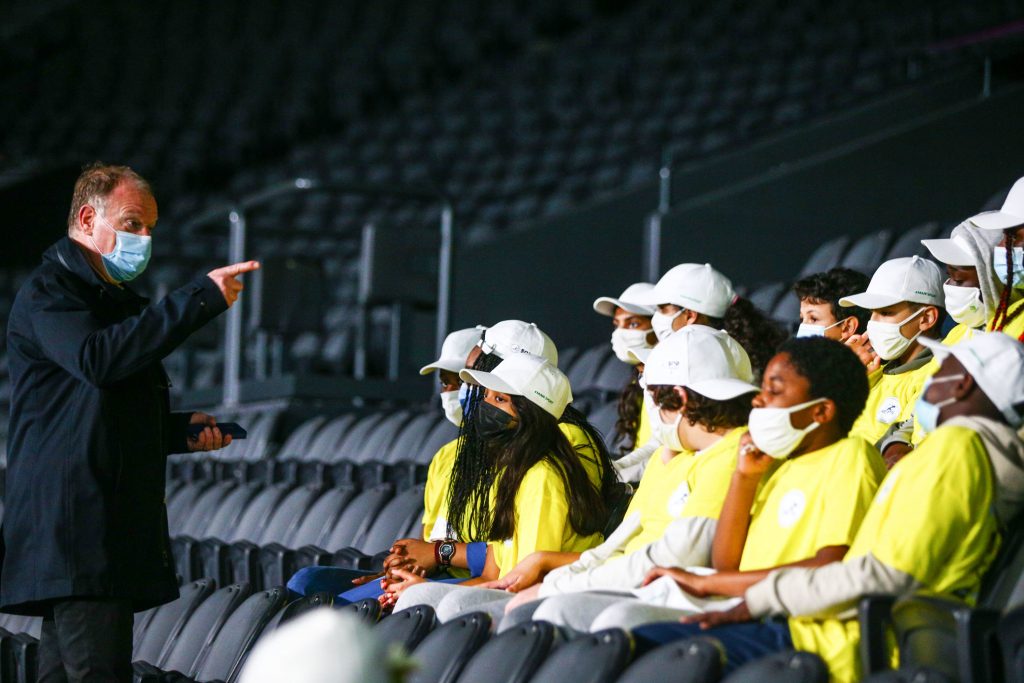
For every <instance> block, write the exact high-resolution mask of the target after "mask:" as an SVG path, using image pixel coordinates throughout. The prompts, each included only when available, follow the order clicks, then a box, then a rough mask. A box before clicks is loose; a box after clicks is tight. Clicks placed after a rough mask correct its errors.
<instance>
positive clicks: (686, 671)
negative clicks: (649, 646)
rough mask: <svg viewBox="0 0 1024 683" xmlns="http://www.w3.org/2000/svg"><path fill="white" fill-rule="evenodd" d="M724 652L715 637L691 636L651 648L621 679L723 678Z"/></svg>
mask: <svg viewBox="0 0 1024 683" xmlns="http://www.w3.org/2000/svg"><path fill="white" fill-rule="evenodd" d="M724 663H725V653H723V652H722V649H721V646H720V645H719V644H718V642H717V641H715V640H714V639H712V638H688V639H686V640H682V641H678V642H674V643H668V644H667V645H662V646H661V647H658V648H655V649H654V650H651V651H650V652H648V653H647V654H645V655H643V656H642V657H639V658H638V659H637V660H636V661H635V662H633V663H632V664H631V665H630V666H629V668H628V669H626V672H625V673H624V674H623V675H622V676H621V677H619V680H618V683H649V682H650V681H673V683H705V681H717V680H719V679H720V678H721V675H722V667H723V665H724Z"/></svg>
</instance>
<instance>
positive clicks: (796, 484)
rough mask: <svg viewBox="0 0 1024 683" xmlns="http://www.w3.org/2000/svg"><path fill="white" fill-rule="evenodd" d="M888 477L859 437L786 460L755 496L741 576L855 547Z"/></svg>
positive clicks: (742, 558)
mask: <svg viewBox="0 0 1024 683" xmlns="http://www.w3.org/2000/svg"><path fill="white" fill-rule="evenodd" d="M884 476H885V463H884V462H882V457H881V456H880V455H879V454H878V451H877V450H876V449H875V447H874V446H872V445H871V444H869V443H868V442H866V441H864V440H863V439H860V438H857V437H847V438H845V439H841V440H839V441H837V442H836V443H834V444H832V445H831V446H827V447H826V448H822V449H820V450H817V451H813V452H811V453H807V454H804V455H801V456H799V457H796V458H792V459H789V460H786V461H784V462H783V463H782V464H781V465H779V466H778V468H777V469H776V470H775V471H774V472H772V473H771V474H770V475H768V476H767V478H766V479H764V480H763V481H762V482H761V485H760V487H759V488H758V492H757V495H756V496H755V497H754V503H753V505H752V506H751V509H750V514H751V520H750V529H749V531H748V532H747V540H746V542H745V543H744V545H743V556H742V557H741V558H740V571H748V570H754V569H768V568H771V567H777V566H779V565H783V564H789V563H791V562H797V561H799V560H804V559H807V558H809V557H813V556H814V555H815V554H816V553H817V552H818V551H819V550H820V549H821V548H824V547H826V546H834V545H850V544H851V543H852V542H853V538H854V536H855V535H856V534H857V528H858V527H859V526H860V523H861V520H862V519H863V518H864V514H865V513H866V512H867V509H868V506H869V505H870V504H871V499H872V497H874V495H875V491H876V490H877V489H878V484H879V482H881V481H882V478H883V477H884Z"/></svg>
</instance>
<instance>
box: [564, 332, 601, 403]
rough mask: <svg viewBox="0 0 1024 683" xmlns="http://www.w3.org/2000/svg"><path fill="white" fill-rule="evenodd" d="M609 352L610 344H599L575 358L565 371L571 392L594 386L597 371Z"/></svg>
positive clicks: (574, 392) (578, 391)
mask: <svg viewBox="0 0 1024 683" xmlns="http://www.w3.org/2000/svg"><path fill="white" fill-rule="evenodd" d="M610 353H611V347H610V346H608V345H607V344H599V345H597V346H594V347H591V348H589V349H587V350H586V351H585V352H584V353H583V355H581V356H580V357H579V358H577V359H576V362H575V363H573V364H572V367H571V368H569V369H568V370H567V371H566V373H565V374H566V375H567V376H568V377H569V386H571V387H572V391H573V394H581V393H583V392H585V391H587V390H588V389H591V388H593V387H594V386H595V383H596V380H597V376H598V373H599V372H600V370H601V367H602V366H603V365H604V363H605V361H607V360H608V355H609V354H610Z"/></svg>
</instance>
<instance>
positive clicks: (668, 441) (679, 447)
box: [651, 411, 686, 453]
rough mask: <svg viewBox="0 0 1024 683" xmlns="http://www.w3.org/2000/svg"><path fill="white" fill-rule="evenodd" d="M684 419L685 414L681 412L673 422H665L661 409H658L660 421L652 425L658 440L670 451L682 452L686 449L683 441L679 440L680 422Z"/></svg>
mask: <svg viewBox="0 0 1024 683" xmlns="http://www.w3.org/2000/svg"><path fill="white" fill-rule="evenodd" d="M682 419H683V414H682V412H680V413H679V414H678V415H676V419H675V420H674V421H672V422H665V420H663V419H662V418H661V411H658V421H657V422H656V423H654V424H653V425H651V426H652V427H653V428H654V430H655V434H654V435H655V436H657V437H658V441H660V442H661V445H663V446H665V447H666V448H668V449H669V450H670V451H674V452H676V453H682V452H683V451H684V450H686V449H684V448H683V444H682V442H680V441H679V423H680V422H681V421H682Z"/></svg>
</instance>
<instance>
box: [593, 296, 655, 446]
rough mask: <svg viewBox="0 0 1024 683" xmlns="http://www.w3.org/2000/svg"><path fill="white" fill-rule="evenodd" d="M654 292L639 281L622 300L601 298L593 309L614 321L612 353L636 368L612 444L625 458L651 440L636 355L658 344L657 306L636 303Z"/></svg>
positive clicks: (622, 400) (624, 392) (621, 400)
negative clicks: (655, 328) (655, 311)
mask: <svg viewBox="0 0 1024 683" xmlns="http://www.w3.org/2000/svg"><path fill="white" fill-rule="evenodd" d="M652 289H654V285H652V284H649V283H647V282H637V283H635V284H632V285H630V286H629V287H626V291H624V292H623V293H622V294H621V295H620V296H619V298H617V299H616V298H614V297H610V296H602V297H600V298H598V299H597V300H595V301H594V310H595V311H596V312H597V313H600V314H601V315H604V316H607V317H609V318H611V319H612V325H613V327H614V328H615V329H614V330H613V331H612V351H614V352H615V357H616V358H618V359H619V360H621V361H622V362H623V363H626V364H627V365H631V366H633V372H632V373H630V376H629V381H628V382H626V386H625V387H623V389H622V393H621V394H620V395H619V404H618V413H619V419H618V420H616V422H615V434H614V435H613V437H612V444H613V445H615V446H617V447H618V448H619V455H625V454H626V453H629V452H630V451H632V450H633V449H634V448H636V447H637V446H639V445H640V444H643V443H646V442H647V440H648V439H650V437H651V424H650V418H649V415H648V411H649V407H648V405H647V402H646V401H645V400H644V390H643V387H642V386H641V385H640V382H641V376H642V374H643V364H642V363H641V362H640V359H639V358H638V357H637V356H636V355H634V353H633V352H637V353H640V354H643V353H645V352H649V351H650V350H651V349H652V348H654V345H655V344H656V343H657V342H658V338H657V335H655V334H654V329H653V327H651V316H652V315H654V307H653V306H648V305H645V304H639V303H636V299H637V297H639V296H642V295H643V294H645V293H647V292H649V291H650V290H652Z"/></svg>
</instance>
